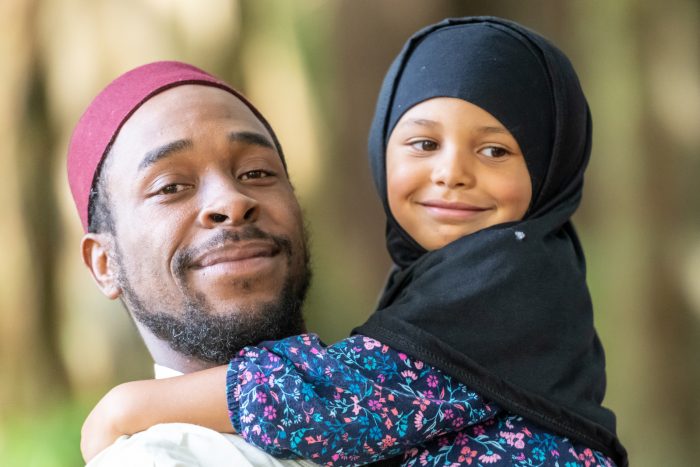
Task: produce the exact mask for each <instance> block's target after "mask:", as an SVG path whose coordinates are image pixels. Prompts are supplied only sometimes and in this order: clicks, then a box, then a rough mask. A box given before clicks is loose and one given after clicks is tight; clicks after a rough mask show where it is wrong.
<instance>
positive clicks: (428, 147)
mask: <svg viewBox="0 0 700 467" xmlns="http://www.w3.org/2000/svg"><path fill="white" fill-rule="evenodd" d="M411 147H412V148H413V149H415V150H416V151H436V150H437V149H438V147H439V146H438V144H437V143H436V142H435V141H431V140H429V139H422V140H420V141H414V142H412V143H411Z"/></svg>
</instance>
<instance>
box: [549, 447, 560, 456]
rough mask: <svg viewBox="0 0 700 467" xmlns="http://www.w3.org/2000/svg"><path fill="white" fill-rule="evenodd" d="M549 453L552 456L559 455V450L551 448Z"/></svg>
mask: <svg viewBox="0 0 700 467" xmlns="http://www.w3.org/2000/svg"><path fill="white" fill-rule="evenodd" d="M550 453H551V454H552V457H559V451H557V450H556V449H552V450H551V451H550Z"/></svg>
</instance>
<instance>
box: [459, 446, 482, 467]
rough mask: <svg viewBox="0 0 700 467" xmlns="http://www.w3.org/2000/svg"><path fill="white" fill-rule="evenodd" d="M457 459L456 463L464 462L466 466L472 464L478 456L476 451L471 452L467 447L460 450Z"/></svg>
mask: <svg viewBox="0 0 700 467" xmlns="http://www.w3.org/2000/svg"><path fill="white" fill-rule="evenodd" d="M459 454H460V455H459V458H458V459H457V461H459V462H466V463H467V465H471V464H472V460H474V458H475V457H476V455H477V454H478V453H477V452H476V451H472V449H471V448H470V447H469V446H464V447H463V448H462V450H461V451H460V452H459Z"/></svg>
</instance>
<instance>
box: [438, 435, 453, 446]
mask: <svg viewBox="0 0 700 467" xmlns="http://www.w3.org/2000/svg"><path fill="white" fill-rule="evenodd" d="M448 444H450V440H449V439H448V438H447V436H441V437H439V438H438V441H437V445H438V446H439V447H441V448H443V447H445V446H447V445H448Z"/></svg>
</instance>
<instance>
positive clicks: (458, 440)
mask: <svg viewBox="0 0 700 467" xmlns="http://www.w3.org/2000/svg"><path fill="white" fill-rule="evenodd" d="M468 442H469V437H468V436H467V435H465V434H464V432H462V431H460V432H459V433H457V436H455V444H456V445H457V446H464V445H465V444H467V443H468Z"/></svg>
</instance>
